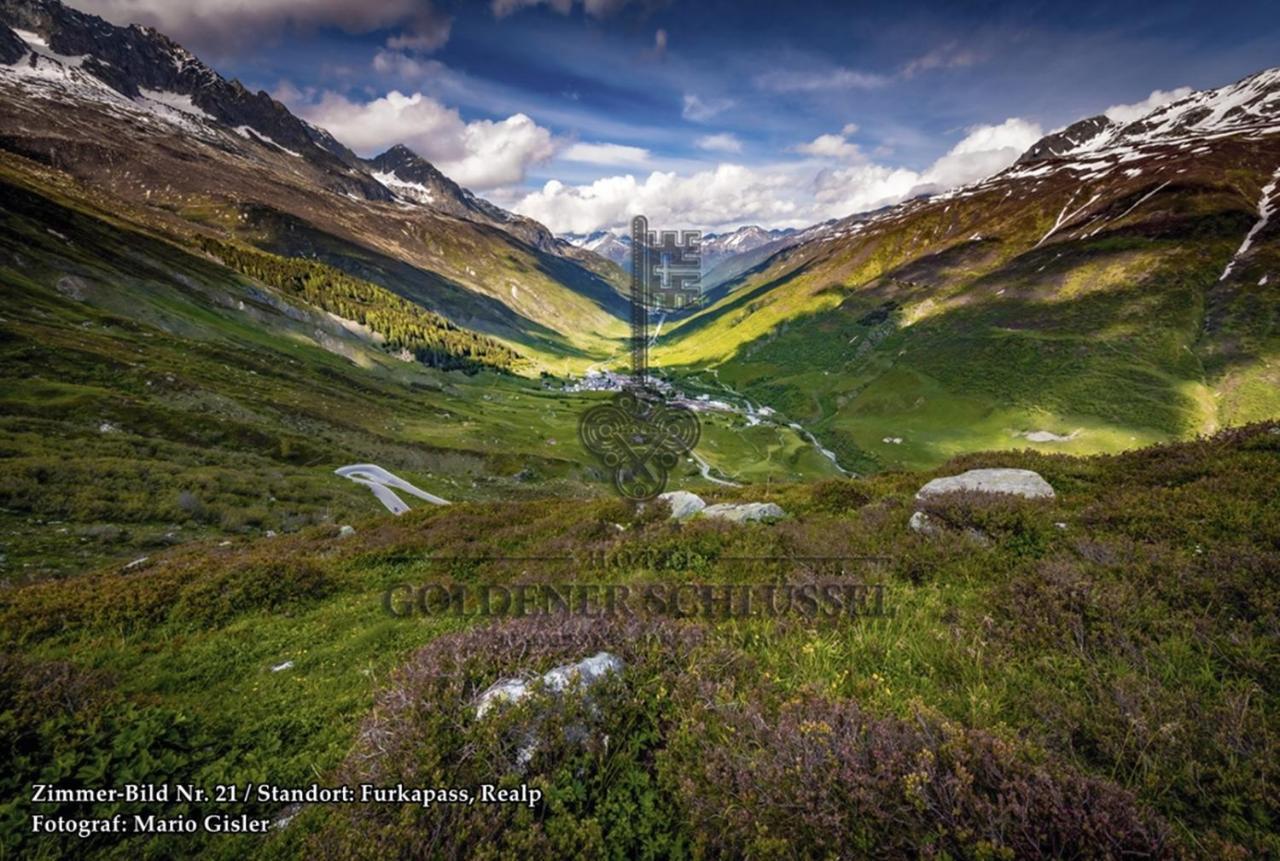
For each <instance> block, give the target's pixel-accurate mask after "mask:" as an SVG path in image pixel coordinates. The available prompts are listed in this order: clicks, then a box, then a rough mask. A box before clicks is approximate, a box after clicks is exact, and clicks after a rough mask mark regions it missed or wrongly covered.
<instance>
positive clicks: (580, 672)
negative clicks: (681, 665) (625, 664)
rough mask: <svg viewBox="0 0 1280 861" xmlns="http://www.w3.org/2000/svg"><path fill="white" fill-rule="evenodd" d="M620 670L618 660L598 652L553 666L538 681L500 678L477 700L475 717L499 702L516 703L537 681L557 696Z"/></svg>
mask: <svg viewBox="0 0 1280 861" xmlns="http://www.w3.org/2000/svg"><path fill="white" fill-rule="evenodd" d="M621 669H622V659H621V658H619V657H617V656H615V655H611V654H609V653H608V652H599V653H597V654H595V655H592V656H591V657H589V658H584V659H582V660H581V661H578V662H577V663H576V664H562V665H560V666H558V667H553V668H552V669H550V670H548V671H547V672H546V673H545V674H543V675H542V676H541V677H540V678H535V679H520V678H512V679H499V680H498V681H496V682H494V683H493V684H492V685H490V686H489V687H488V688H486V689H485V690H484V692H483V693H482V694H480V696H479V697H477V698H476V717H484V716H485V715H486V714H487V713H488V712H489V710H490V709H492V708H493V707H494V706H496V705H498V704H499V703H502V702H509V703H516V702H519V701H520V700H522V699H524V698H525V697H527V696H529V694H530V693H532V692H533V690H534V688H535V687H536V686H537V684H538V682H541V684H542V688H543V690H546V691H551V692H553V693H560V692H562V691H564V690H566V689H567V688H569V687H571V686H575V687H590V686H591V685H593V684H595V683H596V682H598V681H599V680H600V679H602V678H604V677H605V676H606V675H608V674H609V673H612V672H617V671H618V670H621Z"/></svg>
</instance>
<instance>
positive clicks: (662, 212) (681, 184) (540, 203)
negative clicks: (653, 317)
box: [515, 164, 797, 232]
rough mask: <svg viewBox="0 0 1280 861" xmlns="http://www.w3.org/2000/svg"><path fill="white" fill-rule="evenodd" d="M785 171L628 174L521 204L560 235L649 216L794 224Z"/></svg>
mask: <svg viewBox="0 0 1280 861" xmlns="http://www.w3.org/2000/svg"><path fill="white" fill-rule="evenodd" d="M791 181H792V180H791V179H790V178H789V177H787V176H786V175H785V174H783V173H781V172H771V171H757V170H752V169H749V168H746V167H743V166H741V165H734V164H722V165H719V166H718V167H716V168H715V169H714V170H706V171H700V172H698V173H695V174H692V175H690V176H686V177H682V176H679V175H677V174H675V173H667V172H661V171H654V172H652V173H650V174H649V176H648V177H647V178H646V179H644V180H638V179H636V177H634V176H632V175H630V174H628V175H626V176H611V177H605V178H603V179H598V180H596V181H595V182H593V183H590V184H588V185H578V186H569V185H565V184H564V183H561V182H559V181H557V180H551V181H550V182H548V183H547V184H546V185H544V186H543V187H542V188H541V189H540V190H538V191H535V192H533V193H531V194H528V195H526V196H525V197H524V198H523V199H522V200H520V201H519V202H517V203H516V204H515V209H516V211H517V212H520V213H523V214H525V215H528V216H530V217H532V218H536V219H538V220H539V221H541V222H542V223H543V224H546V225H547V226H548V227H550V228H551V229H552V230H554V231H557V232H568V231H574V232H588V231H591V230H595V229H597V228H599V227H606V226H621V225H623V224H625V223H626V222H627V221H629V220H630V219H631V217H632V216H634V215H640V214H643V215H646V216H648V217H649V218H651V219H653V221H654V223H655V224H661V225H662V226H663V227H664V228H667V227H671V228H678V227H695V226H696V227H703V226H705V227H711V226H715V225H720V224H724V223H727V222H728V221H729V220H732V219H745V220H748V221H753V222H756V221H758V222H761V223H766V222H767V223H775V222H779V221H788V220H794V219H795V216H796V215H797V213H796V211H795V203H794V202H793V201H791V200H790V199H789V195H788V194H787V193H786V192H787V185H788V183H790V182H791Z"/></svg>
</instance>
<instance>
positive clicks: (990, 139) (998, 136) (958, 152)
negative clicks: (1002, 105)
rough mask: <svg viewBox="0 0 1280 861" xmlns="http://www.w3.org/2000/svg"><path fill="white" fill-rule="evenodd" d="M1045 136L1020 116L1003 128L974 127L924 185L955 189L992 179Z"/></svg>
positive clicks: (928, 173) (927, 176) (927, 174)
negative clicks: (977, 181)
mask: <svg viewBox="0 0 1280 861" xmlns="http://www.w3.org/2000/svg"><path fill="white" fill-rule="evenodd" d="M1043 136H1044V132H1043V131H1042V130H1041V129H1040V126H1039V125H1038V124H1036V123H1032V122H1027V121H1026V120H1023V119H1019V118H1017V117H1010V118H1009V119H1007V120H1005V121H1004V122H1002V123H1000V124H999V125H986V126H974V127H973V128H971V129H969V130H968V134H967V135H965V137H964V139H963V140H961V141H960V142H959V143H957V144H956V145H955V146H953V147H952V148H951V150H950V151H949V152H948V153H947V154H946V155H944V156H943V157H942V158H940V159H938V160H937V161H935V162H934V163H933V165H932V166H931V167H930V168H929V169H928V170H927V171H925V174H924V176H923V178H922V182H923V183H926V184H931V185H933V186H936V187H939V188H951V187H953V186H957V185H964V184H965V183H968V182H974V181H976V180H979V179H983V178H984V177H988V176H991V174H993V173H997V172H999V171H1002V170H1004V169H1005V168H1006V167H1008V166H1009V165H1011V164H1013V163H1014V162H1015V161H1017V160H1018V156H1020V155H1022V154H1023V153H1024V152H1026V151H1027V150H1028V149H1029V148H1030V147H1031V145H1032V144H1034V143H1035V142H1036V141H1038V140H1040V138H1041V137H1043Z"/></svg>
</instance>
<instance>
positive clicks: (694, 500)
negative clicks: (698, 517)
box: [658, 490, 707, 520]
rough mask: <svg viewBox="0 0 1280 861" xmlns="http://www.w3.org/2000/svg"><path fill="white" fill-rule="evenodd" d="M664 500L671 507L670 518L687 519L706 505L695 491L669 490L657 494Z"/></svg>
mask: <svg viewBox="0 0 1280 861" xmlns="http://www.w3.org/2000/svg"><path fill="white" fill-rule="evenodd" d="M658 498H659V499H662V500H665V501H666V503H667V505H668V506H670V508H671V519H672V520H688V519H689V518H690V517H693V516H694V515H695V514H697V513H698V512H699V511H702V510H703V509H704V508H706V507H707V503H706V502H704V501H703V500H702V497H701V496H698V494H696V493H690V492H689V491H687V490H671V491H668V492H667V493H663V494H661V495H659V496H658Z"/></svg>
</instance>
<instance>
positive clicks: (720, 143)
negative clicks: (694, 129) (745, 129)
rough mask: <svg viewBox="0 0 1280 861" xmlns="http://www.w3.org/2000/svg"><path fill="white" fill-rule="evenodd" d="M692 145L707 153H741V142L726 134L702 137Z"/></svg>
mask: <svg viewBox="0 0 1280 861" xmlns="http://www.w3.org/2000/svg"><path fill="white" fill-rule="evenodd" d="M694 145H695V146H697V147H698V149H704V150H706V151H708V152H731V153H732V152H742V141H740V140H738V139H737V138H736V137H734V136H733V135H731V134H729V133H728V132H722V133H720V134H715V135H703V136H702V137H700V138H698V139H697V140H696V141H694Z"/></svg>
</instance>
